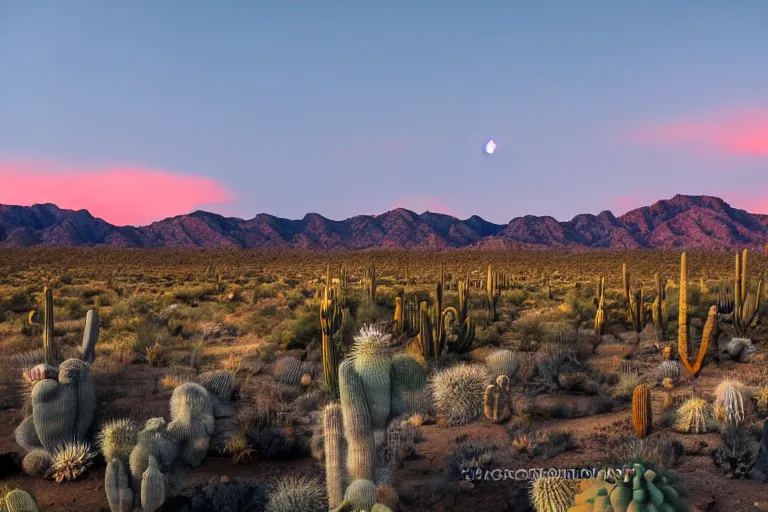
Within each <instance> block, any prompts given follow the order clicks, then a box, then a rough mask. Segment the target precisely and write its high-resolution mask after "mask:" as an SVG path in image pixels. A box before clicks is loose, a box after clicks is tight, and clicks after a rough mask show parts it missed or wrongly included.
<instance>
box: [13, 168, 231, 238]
mask: <svg viewBox="0 0 768 512" xmlns="http://www.w3.org/2000/svg"><path fill="white" fill-rule="evenodd" d="M0 183H1V184H2V186H0V204H12V205H22V206H28V205H32V204H36V203H53V204H56V205H57V206H59V207H61V208H65V209H73V210H79V209H86V210H88V211H89V212H90V213H91V214H93V215H94V216H95V217H100V218H102V219H104V220H106V221H107V222H110V223H112V224H116V225H120V226H124V225H144V224H148V223H150V222H152V221H155V220H159V219H163V218H166V217H172V216H174V215H180V214H184V213H189V212H191V211H193V210H195V209H196V208H199V207H201V206H202V205H206V204H215V203H225V202H230V201H233V200H234V195H233V194H232V193H231V192H230V191H228V190H227V189H226V188H225V187H224V186H222V185H221V184H219V183H217V182H216V181H214V180H212V179H210V178H203V177H199V176H187V175H184V174H178V173H173V172H169V171H163V170H157V169H150V168H146V167H141V166H108V167H103V168H96V169H86V168H83V167H82V166H80V167H78V166H68V165H61V164H51V163H41V162H0Z"/></svg>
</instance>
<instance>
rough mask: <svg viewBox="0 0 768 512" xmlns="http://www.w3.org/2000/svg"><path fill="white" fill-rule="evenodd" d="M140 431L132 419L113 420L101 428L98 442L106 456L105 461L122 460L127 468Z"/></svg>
mask: <svg viewBox="0 0 768 512" xmlns="http://www.w3.org/2000/svg"><path fill="white" fill-rule="evenodd" d="M138 433H139V429H138V426H137V425H136V423H134V422H133V420H130V419H126V418H123V419H117V420H111V421H108V422H107V423H105V424H104V426H102V427H101V430H100V431H99V433H98V435H97V436H96V441H97V442H98V445H99V449H100V450H101V453H102V454H103V455H104V460H109V461H111V460H112V459H115V458H117V459H120V462H122V464H123V465H125V466H127V465H128V461H129V459H130V457H131V450H133V447H134V446H135V445H136V441H137V439H138Z"/></svg>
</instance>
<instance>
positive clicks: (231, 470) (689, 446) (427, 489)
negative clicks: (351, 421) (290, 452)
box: [0, 340, 768, 512]
mask: <svg viewBox="0 0 768 512" xmlns="http://www.w3.org/2000/svg"><path fill="white" fill-rule="evenodd" d="M630 350H632V351H634V361H636V362H637V364H638V365H639V366H643V365H644V364H648V365H653V366H655V364H657V363H658V361H657V359H658V356H657V355H655V354H653V351H652V349H651V344H650V343H649V342H643V343H642V344H641V345H640V346H639V347H636V348H634V349H633V348H632V347H629V346H627V345H626V344H622V343H621V342H620V341H619V340H616V342H615V343H610V342H609V343H605V344H603V345H602V346H600V347H599V349H598V352H597V355H595V356H594V357H593V358H592V359H591V360H590V364H591V365H592V366H593V367H594V368H608V367H610V366H611V365H615V364H616V356H617V354H624V353H626V352H627V351H630ZM763 366H764V363H762V362H756V363H751V364H738V363H735V362H730V361H726V362H723V363H722V364H721V365H719V366H718V365H715V364H714V363H713V362H710V363H708V364H707V366H706V367H705V368H704V370H703V371H702V373H701V375H700V377H699V378H698V379H697V380H696V383H695V387H694V388H693V389H694V390H695V392H696V393H701V394H711V392H712V390H713V389H714V387H715V386H716V385H717V383H718V382H719V381H720V380H721V379H722V378H723V377H725V376H733V375H738V377H739V379H740V380H742V381H743V382H744V383H745V384H747V385H749V386H753V387H756V386H758V385H760V384H761V383H762V381H761V379H762V377H763V373H762V370H761V368H762V367H763ZM111 371H114V372H116V373H109V374H108V375H109V376H110V377H109V378H108V379H107V378H105V379H103V380H102V381H101V385H102V386H108V387H109V389H107V391H106V393H107V395H108V397H109V401H108V404H109V405H108V407H105V408H103V409H102V411H101V413H102V417H114V416H118V415H129V416H131V415H133V414H136V411H138V410H139V409H140V411H141V415H142V417H144V418H146V417H149V416H150V415H167V410H168V399H169V397H170V391H166V390H163V389H161V388H160V385H159V379H160V378H161V377H162V375H164V373H165V369H163V368H149V367H147V366H146V365H144V364H132V365H124V366H118V367H116V368H113V369H112V370H111ZM94 372H95V374H96V376H97V382H99V380H98V379H99V375H100V373H99V366H98V362H97V364H96V365H95V366H94ZM684 373H685V372H684ZM104 375H107V373H105V374H104ZM683 379H684V381H683V382H682V383H681V385H680V386H679V392H681V393H685V392H686V391H685V390H686V389H689V388H690V387H691V380H690V377H686V376H684V377H683ZM653 393H654V423H656V424H658V421H659V418H660V417H661V411H660V407H661V404H660V396H661V388H660V387H656V388H654V391H653ZM569 399H573V400H583V399H584V397H583V396H572V397H569V396H568V395H556V396H552V397H542V398H540V403H542V404H546V403H547V401H548V400H559V401H567V400H569ZM629 410H630V405H629V403H628V402H623V403H617V405H616V406H615V407H614V410H613V411H612V412H609V413H605V414H598V415H595V416H589V417H581V418H575V419H548V420H545V421H543V422H537V423H536V427H537V428H539V429H541V430H544V431H546V430H551V429H564V430H567V431H569V432H571V433H572V435H573V440H574V447H573V449H571V450H569V451H566V452H565V453H562V454H560V455H558V456H556V457H554V458H552V459H550V460H542V459H538V460H537V459H533V460H531V459H529V458H528V456H526V455H524V454H520V453H517V452H515V450H514V449H513V448H512V445H511V438H510V436H509V434H508V433H507V428H506V426H505V425H496V424H493V423H491V422H489V421H488V420H486V419H482V420H479V421H477V422H475V423H473V424H470V425H467V426H464V427H456V428H452V427H446V426H441V425H425V426H422V427H421V431H422V433H423V440H422V441H421V442H419V443H418V444H417V445H416V447H417V453H418V456H417V457H416V458H414V459H412V460H406V461H405V462H404V463H403V466H402V467H401V468H400V469H399V470H398V472H397V482H398V488H399V490H400V495H401V498H402V499H403V502H404V504H403V507H402V510H406V511H412V512H421V511H424V512H426V511H434V512H441V511H457V512H462V511H473V512H476V511H519V512H525V511H526V510H530V508H528V509H526V508H525V507H526V506H527V505H524V504H523V503H524V502H525V501H526V500H525V497H526V496H527V493H528V489H529V486H530V482H515V481H509V480H507V481H503V480H502V481H492V480H491V481H483V482H474V483H472V484H469V483H467V482H464V483H461V484H459V482H455V483H454V484H455V485H454V486H453V487H452V488H451V487H446V485H445V483H444V481H445V479H444V478H443V477H442V474H443V471H444V468H445V466H446V460H447V458H448V457H449V456H450V454H451V453H452V450H453V447H454V446H455V441H456V438H457V437H458V436H460V435H462V434H468V435H469V436H471V437H473V438H483V439H486V440H488V441H490V442H491V443H493V444H494V445H496V446H497V450H496V452H495V453H494V457H493V463H492V466H493V467H494V468H502V469H512V470H516V469H525V468H575V467H583V466H584V465H588V464H593V463H595V461H599V460H603V459H604V458H607V457H608V456H609V448H608V446H607V445H606V444H605V443H604V442H602V441H601V440H603V439H605V438H613V439H615V438H617V437H622V436H632V435H633V434H632V430H631V425H630V423H629V417H630V412H629ZM20 420H21V411H20V410H19V409H5V410H2V411H0V453H1V452H19V453H21V450H20V448H19V447H18V446H17V445H16V443H15V441H14V436H13V431H14V428H15V427H16V425H17V424H18V423H19V421H20ZM657 430H659V428H657ZM662 430H663V429H662ZM664 431H666V430H664ZM668 432H669V435H670V436H674V437H675V438H677V439H679V440H680V441H681V442H682V443H683V444H684V446H685V455H684V456H683V457H682V459H681V461H680V463H679V465H678V466H677V467H676V468H674V469H675V470H676V471H677V473H678V474H679V476H680V478H681V480H682V482H683V483H684V485H685V487H686V488H687V489H688V490H689V492H690V494H691V495H692V496H693V497H694V499H693V502H694V505H695V507H696V510H700V511H710V512H747V511H754V510H768V484H762V483H758V482H755V481H751V480H731V479H728V478H726V477H724V476H722V475H721V474H719V473H718V471H717V468H716V467H715V466H714V464H713V463H712V460H711V457H710V453H711V451H712V449H714V448H715V447H717V446H719V444H720V443H721V438H720V436H719V435H718V434H707V435H682V434H677V433H674V432H672V431H668ZM601 436H602V437H601ZM284 474H294V475H299V474H300V475H306V476H310V477H322V476H323V474H324V470H323V467H322V466H321V464H320V463H318V462H316V461H315V460H313V459H312V458H310V457H306V458H301V459H294V460H287V461H271V460H269V461H268V460H258V459H256V460H254V461H252V462H250V463H247V464H244V465H235V464H234V463H233V462H232V459H231V458H227V457H215V456H210V457H208V458H206V460H205V461H204V463H203V464H202V465H201V466H200V467H199V468H197V469H194V470H189V471H188V472H187V474H186V477H185V482H184V493H188V492H190V491H191V490H192V489H193V488H195V487H196V486H198V485H202V484H205V483H207V482H209V481H218V480H219V479H221V477H222V476H226V477H229V478H231V479H250V480H257V481H261V482H264V483H266V484H269V483H270V482H272V481H274V480H275V479H276V478H277V477H279V476H280V475H284ZM103 478H104V463H103V461H102V460H98V461H97V463H96V464H95V466H94V467H93V468H92V469H91V471H89V472H88V473H87V475H86V476H84V477H83V478H82V479H81V480H79V481H76V482H66V483H62V484H55V483H53V482H51V481H48V480H43V479H41V478H33V477H28V476H24V475H23V474H20V473H19V474H15V475H12V476H10V477H9V478H6V479H5V481H3V482H2V483H4V484H8V485H10V486H12V487H19V488H22V489H24V490H26V491H28V492H29V493H30V494H32V495H33V496H34V497H35V499H36V501H37V503H38V505H39V507H40V509H41V510H42V511H44V512H47V511H56V512H82V511H84V510H87V511H100V510H108V509H107V508H106V507H107V502H106V497H105V493H104V485H103ZM457 491H458V492H457Z"/></svg>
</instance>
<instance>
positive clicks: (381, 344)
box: [350, 326, 392, 430]
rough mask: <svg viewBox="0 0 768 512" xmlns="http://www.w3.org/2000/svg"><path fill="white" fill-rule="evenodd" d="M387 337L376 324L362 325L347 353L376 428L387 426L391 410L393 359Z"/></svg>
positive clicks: (388, 337)
mask: <svg viewBox="0 0 768 512" xmlns="http://www.w3.org/2000/svg"><path fill="white" fill-rule="evenodd" d="M389 339H390V336H389V335H386V334H384V333H382V332H381V331H380V330H379V329H378V328H376V327H373V326H366V327H363V328H362V329H361V330H360V333H359V334H358V335H357V336H355V344H354V345H353V347H352V350H351V353H350V358H351V360H352V361H353V363H354V368H355V372H356V373H357V374H358V376H359V377H360V382H361V383H362V385H363V392H364V393H365V401H366V402H367V403H368V409H369V412H370V415H371V422H372V424H373V428H374V429H376V430H379V429H384V428H386V426H387V420H388V419H389V416H390V410H391V399H392V391H391V378H390V373H391V370H392V359H391V356H390V353H389V347H388V345H387V343H388V341H389Z"/></svg>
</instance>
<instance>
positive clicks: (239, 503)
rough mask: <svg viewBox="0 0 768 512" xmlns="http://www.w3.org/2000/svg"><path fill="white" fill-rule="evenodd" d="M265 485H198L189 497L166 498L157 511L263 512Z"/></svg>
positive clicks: (265, 494) (225, 483)
mask: <svg viewBox="0 0 768 512" xmlns="http://www.w3.org/2000/svg"><path fill="white" fill-rule="evenodd" d="M268 501H269V499H268V493H267V489H266V487H264V485H262V484H260V483H258V482H222V483H218V484H209V485H206V486H202V487H198V488H197V489H196V490H195V491H194V492H193V494H192V496H191V497H189V498H186V497H177V498H173V499H170V500H167V501H166V502H165V503H164V504H163V506H162V507H160V508H159V509H158V512H208V511H210V510H221V511H227V512H229V511H231V512H246V511H247V512H265V510H266V507H267V503H268Z"/></svg>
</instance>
